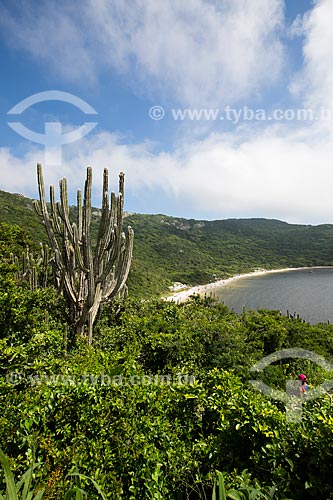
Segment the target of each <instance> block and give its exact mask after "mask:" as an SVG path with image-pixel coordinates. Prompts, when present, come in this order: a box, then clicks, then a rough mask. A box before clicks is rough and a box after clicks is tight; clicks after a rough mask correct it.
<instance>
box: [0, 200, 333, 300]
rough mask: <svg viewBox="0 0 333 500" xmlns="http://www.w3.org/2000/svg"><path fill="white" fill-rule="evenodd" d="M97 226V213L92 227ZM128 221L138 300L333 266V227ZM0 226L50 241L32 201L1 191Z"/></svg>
mask: <svg viewBox="0 0 333 500" xmlns="http://www.w3.org/2000/svg"><path fill="white" fill-rule="evenodd" d="M73 212H74V209H73ZM98 220H99V210H98V209H95V210H94V217H93V224H94V226H97V223H98ZM126 221H127V223H128V224H129V225H131V226H132V227H133V228H134V231H135V241H134V256H133V263H132V269H131V273H130V279H129V289H130V292H131V293H132V294H135V295H141V296H148V295H151V293H158V292H162V291H165V290H166V289H167V286H168V285H170V284H171V283H172V282H174V281H181V282H183V283H187V284H191V285H194V284H200V283H207V282H209V281H211V280H213V279H215V278H221V277H225V276H228V275H232V274H237V273H239V272H246V271H249V270H253V269H255V268H258V267H260V268H267V269H268V268H279V267H288V266H295V267H298V266H319V265H333V225H328V224H326V225H319V226H310V225H296V224H287V223H285V222H281V221H278V220H268V219H228V220H217V221H198V220H193V219H190V220H188V219H181V218H175V217H168V216H165V215H143V214H128V215H127V217H126ZM0 222H6V223H10V224H17V225H19V226H21V227H23V228H25V229H26V231H27V232H28V233H29V234H30V236H31V238H32V239H33V240H34V241H41V240H44V241H45V240H46V235H45V232H44V229H43V226H42V224H41V222H40V220H39V218H38V216H37V214H36V213H35V211H34V208H33V206H32V200H30V199H29V198H26V197H24V196H22V195H15V194H9V193H6V192H4V191H0ZM0 238H1V235H0Z"/></svg>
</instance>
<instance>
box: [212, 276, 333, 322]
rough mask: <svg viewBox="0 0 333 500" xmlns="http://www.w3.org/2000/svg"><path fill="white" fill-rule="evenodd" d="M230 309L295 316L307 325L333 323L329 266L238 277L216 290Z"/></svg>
mask: <svg viewBox="0 0 333 500" xmlns="http://www.w3.org/2000/svg"><path fill="white" fill-rule="evenodd" d="M214 295H215V296H216V298H218V299H219V300H220V301H223V302H224V303H225V304H226V305H227V306H228V307H229V308H230V309H234V310H235V311H237V312H242V310H243V308H244V307H245V308H246V309H273V310H279V311H281V312H282V314H284V315H286V314H287V312H288V311H289V313H290V314H296V315H297V314H299V315H300V317H301V318H303V319H305V320H306V321H307V322H309V323H312V324H315V323H320V322H328V321H329V322H330V323H333V267H327V268H312V269H311V270H310V269H297V270H295V271H287V272H280V273H272V274H266V275H261V276H260V275H259V276H251V277H247V278H241V279H239V280H237V281H234V282H232V283H230V284H228V285H227V286H223V287H220V288H216V289H215V290H214Z"/></svg>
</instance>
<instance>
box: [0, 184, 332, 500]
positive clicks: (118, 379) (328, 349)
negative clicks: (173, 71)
mask: <svg viewBox="0 0 333 500" xmlns="http://www.w3.org/2000/svg"><path fill="white" fill-rule="evenodd" d="M0 201H1V211H0V213H1V219H2V222H1V221H0V408H1V412H0V461H1V463H2V466H3V470H1V471H0V498H5V499H6V500H18V498H21V497H18V496H15V495H17V491H18V490H20V492H22V500H23V499H24V500H27V499H28V498H29V499H32V498H33V499H34V500H42V499H43V500H63V499H64V500H69V499H71V498H74V497H75V498H76V499H77V500H83V499H84V500H87V499H89V500H97V499H100V498H103V499H104V500H106V499H109V500H121V499H124V500H151V499H157V500H206V499H211V498H212V499H214V498H216V489H214V483H215V480H216V477H217V476H216V474H217V472H216V471H220V473H221V474H220V476H219V477H220V479H221V478H223V480H224V487H223V488H222V485H220V487H219V490H218V493H219V495H220V499H224V498H230V499H234V500H235V499H236V500H239V499H240V500H245V499H248V498H253V499H266V500H268V499H276V500H286V499H292V500H304V499H305V500H306V499H309V500H310V499H317V498H320V499H322V500H330V499H332V498H333V497H332V491H333V480H332V474H331V462H332V456H333V448H332V433H333V411H332V394H331V393H330V390H331V389H332V384H333V382H332V383H330V382H329V381H331V380H333V371H330V368H327V367H326V368H325V367H323V366H321V365H320V364H319V365H318V364H317V363H315V362H314V361H312V360H311V359H313V357H312V358H309V359H304V357H303V358H297V357H296V358H295V357H291V358H285V359H278V360H277V361H273V362H272V363H270V364H269V365H268V366H266V368H265V369H263V370H262V371H261V372H258V373H256V374H255V375H254V374H253V373H252V372H251V367H252V366H253V365H255V364H256V363H257V362H258V361H260V360H262V359H263V357H265V356H267V355H269V354H271V353H273V352H276V351H278V350H281V349H290V348H295V347H296V348H302V349H306V350H308V351H311V353H314V354H316V355H319V356H322V357H323V358H325V360H327V361H328V362H331V363H332V362H333V326H332V325H328V324H318V325H309V324H306V323H304V322H303V321H302V319H298V318H286V317H283V316H282V315H281V314H280V313H279V312H277V311H266V310H262V311H244V312H243V313H242V314H240V315H238V314H236V313H234V312H232V311H229V310H228V308H227V307H226V306H225V305H223V304H219V303H215V302H214V300H213V299H211V298H205V299H201V298H199V297H198V296H196V297H193V298H192V299H191V300H190V301H188V302H186V303H184V304H175V303H170V302H166V301H163V300H161V299H159V298H158V297H154V296H153V293H152V292H155V293H157V292H160V291H162V290H163V287H166V286H167V285H168V284H169V283H170V282H171V281H173V280H182V281H184V282H188V283H191V284H193V283H200V282H203V281H208V280H210V279H212V277H213V275H214V274H216V277H220V276H222V275H227V274H232V273H235V272H240V271H245V270H249V269H251V268H253V267H258V266H260V267H279V266H281V267H285V266H287V265H293V266H296V265H299V266H301V265H320V264H322V265H327V264H330V263H331V260H330V259H331V248H332V231H333V227H332V226H318V227H312V226H295V225H288V224H286V223H283V222H279V221H270V220H264V219H259V220H227V221H212V222H208V221H192V220H191V221H188V220H185V219H175V218H171V217H166V216H160V215H156V216H149V215H138V214H133V215H127V221H128V223H129V224H131V225H132V226H133V227H134V228H135V234H136V240H135V241H136V253H135V259H134V264H133V272H132V278H131V279H132V281H131V284H132V289H133V291H132V294H131V295H130V296H129V297H127V299H123V300H120V299H113V300H111V301H110V302H109V303H107V304H106V305H104V307H103V309H102V310H101V313H100V314H99V316H98V319H97V321H96V324H95V326H94V336H93V343H92V345H88V342H87V338H86V337H85V336H81V335H78V334H77V333H76V334H75V331H73V330H70V329H69V328H68V322H67V321H68V309H67V306H66V303H65V300H64V297H63V296H61V295H59V294H58V293H57V292H56V290H55V289H54V288H53V286H51V285H50V286H44V287H42V288H40V287H38V286H34V287H31V286H29V282H28V281H26V280H22V279H20V276H21V274H20V272H19V271H20V265H19V261H18V260H15V259H13V256H15V255H16V256H17V257H20V256H21V254H22V252H23V251H24V249H25V248H26V247H27V246H28V247H29V248H31V249H32V250H35V249H36V250H37V247H38V244H37V242H38V241H39V240H42V241H45V236H44V233H43V231H44V229H43V226H42V225H41V224H40V222H39V220H38V219H37V218H36V215H35V213H34V211H33V210H32V209H31V207H30V202H31V200H28V199H26V198H24V197H21V196H16V195H10V194H8V193H1V197H0ZM73 215H74V213H73ZM93 216H94V219H95V222H94V224H95V225H94V228H95V229H94V231H95V233H96V228H97V222H98V219H99V212H98V210H97V209H94V211H93ZM13 223H15V224H13ZM176 256H177V257H178V258H176ZM196 272H197V274H196ZM46 284H47V283H46ZM30 285H31V284H30ZM149 294H150V299H149V300H147V299H146V300H142V296H146V297H148V296H149ZM330 366H333V365H332V364H331V365H330ZM304 372H305V373H306V374H307V376H308V378H309V380H310V383H311V390H312V389H314V388H315V387H317V386H319V385H321V384H323V383H326V384H328V385H326V386H325V387H326V389H325V390H323V391H322V392H320V393H319V394H318V395H317V396H316V398H311V397H307V396H306V395H304V396H302V399H300V398H301V396H300V393H299V392H298V388H295V390H296V392H295V394H294V395H290V396H289V397H290V398H291V399H290V400H289V401H288V403H287V405H286V404H285V402H282V401H277V400H272V399H270V398H269V397H267V395H265V394H263V393H261V392H259V391H258V390H256V389H255V388H254V387H253V386H252V385H251V383H250V381H251V380H252V379H253V378H255V379H256V380H262V381H263V382H264V383H266V384H267V385H268V386H269V387H271V388H273V389H276V390H278V391H282V392H283V393H285V392H286V381H288V380H290V381H292V380H293V381H295V382H296V384H297V377H298V374H299V373H304ZM310 394H311V391H310ZM1 450H2V451H1ZM10 471H12V472H10ZM15 482H16V486H15V485H14V483H15ZM10 484H11V485H12V489H11V491H12V493H10V488H9V486H8V485H10ZM6 485H7V486H6ZM6 488H7V496H4V495H5V490H6ZM14 490H15V491H14ZM222 492H223V493H222ZM223 495H224V496H223Z"/></svg>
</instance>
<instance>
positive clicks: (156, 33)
mask: <svg viewBox="0 0 333 500" xmlns="http://www.w3.org/2000/svg"><path fill="white" fill-rule="evenodd" d="M283 5H284V2H283V0H269V1H267V0H251V1H250V0H220V1H219V2H215V1H209V0H187V1H186V2H179V1H178V0H163V1H156V0H144V1H143V0H131V1H130V0H113V1H112V2H110V1H108V0H86V1H85V2H78V1H75V2H71V3H67V4H66V3H65V2H52V1H51V2H38V3H36V2H30V3H29V2H24V3H22V5H21V12H20V15H15V14H13V12H11V13H10V12H9V11H6V10H5V11H4V13H3V21H2V29H3V33H4V35H5V36H6V37H8V38H9V39H10V40H11V42H12V43H14V44H16V45H17V46H19V47H21V48H23V49H24V50H26V51H28V52H29V54H30V55H31V56H33V57H34V58H35V59H37V60H38V61H39V62H44V63H45V62H47V63H48V68H50V69H51V71H52V72H55V73H56V74H57V75H61V76H62V77H65V78H67V79H71V80H73V79H74V80H76V81H77V80H80V81H82V79H84V80H85V81H88V82H93V81H94V80H95V78H96V75H97V74H99V73H100V72H101V71H105V70H109V71H110V70H111V71H113V72H118V73H122V74H123V75H125V77H126V81H127V83H128V82H129V84H130V85H132V88H134V89H135V90H136V91H141V92H142V93H144V95H145V97H150V98H152V97H153V96H155V97H156V96H157V95H158V96H160V97H161V96H162V95H163V94H164V97H165V98H168V99H171V100H177V101H178V102H181V103H183V104H191V105H201V106H204V105H208V104H210V105H214V106H218V105H221V104H232V103H234V102H237V101H239V100H240V99H244V98H248V97H250V96H253V95H255V94H256V93H258V92H259V91H260V90H261V89H262V88H263V87H264V86H267V85H270V84H272V83H274V82H275V81H276V79H277V78H278V76H279V74H280V71H281V67H282V62H283V46H282V43H281V41H280V40H279V31H280V29H281V27H282V23H283ZM268 67H269V70H268Z"/></svg>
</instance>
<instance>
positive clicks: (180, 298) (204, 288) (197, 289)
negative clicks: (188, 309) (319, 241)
mask: <svg viewBox="0 0 333 500" xmlns="http://www.w3.org/2000/svg"><path fill="white" fill-rule="evenodd" d="M326 267H330V266H317V267H287V268H285V269H269V270H258V271H252V272H250V273H245V274H236V275H235V276H232V277H231V278H226V279H224V280H218V281H214V282H213V283H209V284H207V285H197V286H193V287H191V288H187V289H186V290H182V291H180V292H176V293H173V294H172V295H169V296H168V297H164V300H166V301H168V302H170V301H171V302H172V301H174V302H185V301H186V300H187V299H188V298H189V297H191V295H197V294H200V293H203V292H209V291H212V290H214V289H215V288H220V287H222V286H226V285H229V284H230V283H233V282H234V281H237V280H240V279H242V278H250V277H252V276H261V275H264V274H270V273H284V272H286V271H297V270H300V269H309V270H310V269H318V268H326Z"/></svg>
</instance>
